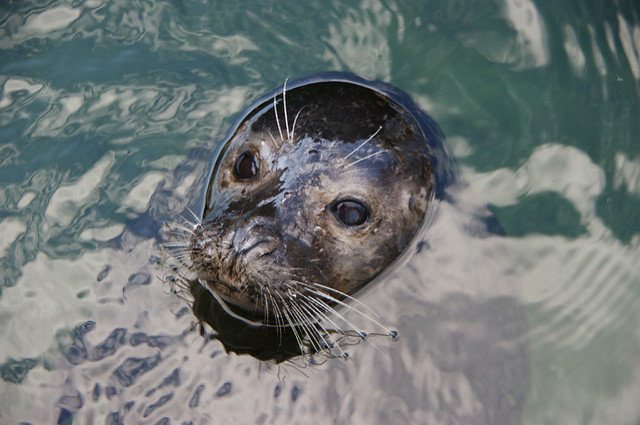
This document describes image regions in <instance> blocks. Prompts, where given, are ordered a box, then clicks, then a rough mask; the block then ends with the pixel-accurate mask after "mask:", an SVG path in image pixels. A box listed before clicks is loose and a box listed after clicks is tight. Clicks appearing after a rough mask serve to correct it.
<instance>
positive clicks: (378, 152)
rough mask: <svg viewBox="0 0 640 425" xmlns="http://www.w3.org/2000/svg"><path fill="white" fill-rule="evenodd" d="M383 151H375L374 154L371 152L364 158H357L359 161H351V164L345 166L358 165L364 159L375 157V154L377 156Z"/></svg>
mask: <svg viewBox="0 0 640 425" xmlns="http://www.w3.org/2000/svg"><path fill="white" fill-rule="evenodd" d="M381 153H382V151H377V152H374V153H372V154H370V155H367V156H365V157H364V158H360V159H359V160H357V161H354V162H352V163H350V164H347V165H346V166H345V168H349V167H351V166H352V165H356V164H357V163H359V162H362V161H364V160H366V159H369V158H373V157H374V156H376V155H378V154H381Z"/></svg>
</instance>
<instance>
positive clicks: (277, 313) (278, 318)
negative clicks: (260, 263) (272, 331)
mask: <svg viewBox="0 0 640 425" xmlns="http://www.w3.org/2000/svg"><path fill="white" fill-rule="evenodd" d="M264 288H265V289H266V292H267V294H268V295H269V298H270V299H271V304H273V310H274V316H275V318H276V325H278V326H276V333H277V334H278V338H279V339H280V342H279V345H282V329H281V328H282V325H284V321H283V320H282V313H281V312H280V307H279V306H278V303H276V300H275V298H273V294H272V293H271V289H269V286H265V287H264Z"/></svg>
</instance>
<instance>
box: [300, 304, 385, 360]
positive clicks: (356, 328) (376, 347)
mask: <svg viewBox="0 0 640 425" xmlns="http://www.w3.org/2000/svg"><path fill="white" fill-rule="evenodd" d="M309 299H311V300H314V299H313V298H309ZM315 301H317V302H318V304H320V305H324V306H326V309H327V310H328V311H331V312H332V313H333V314H335V315H337V316H338V317H340V319H342V320H344V322H345V323H346V324H347V325H349V326H351V329H353V330H354V331H355V332H356V334H357V336H358V337H360V338H362V339H363V340H365V341H367V342H368V343H370V344H371V345H372V346H373V347H374V348H375V349H376V351H378V352H379V353H380V354H382V355H385V353H384V352H383V351H382V350H380V348H379V347H378V346H377V345H376V344H374V343H373V341H371V340H370V339H369V338H368V337H367V333H366V332H363V331H362V330H360V329H359V328H358V327H357V326H355V325H354V324H353V323H351V322H349V321H348V320H347V319H346V318H345V317H344V316H343V315H341V314H340V313H338V312H337V311H336V309H334V308H332V307H331V306H329V305H328V304H327V303H325V302H322V301H320V300H315ZM356 311H358V310H356ZM369 319H370V318H369ZM376 323H377V322H376ZM383 328H384V327H383Z"/></svg>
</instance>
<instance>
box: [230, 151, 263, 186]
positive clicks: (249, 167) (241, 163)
mask: <svg viewBox="0 0 640 425" xmlns="http://www.w3.org/2000/svg"><path fill="white" fill-rule="evenodd" d="M233 172H234V174H235V176H236V177H237V178H238V179H240V180H249V179H252V178H254V177H255V176H257V175H258V160H257V159H256V156H255V155H254V154H253V153H251V152H249V151H245V152H243V153H241V154H240V155H239V156H238V158H237V159H236V162H235V164H234V166H233Z"/></svg>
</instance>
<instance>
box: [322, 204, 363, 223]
mask: <svg viewBox="0 0 640 425" xmlns="http://www.w3.org/2000/svg"><path fill="white" fill-rule="evenodd" d="M331 212H333V215H334V216H336V218H337V219H338V220H339V221H340V222H341V223H342V224H345V225H347V226H349V227H352V226H360V225H361V224H363V223H364V222H365V221H367V218H369V211H368V209H367V207H366V206H365V205H363V204H362V203H360V202H358V201H350V200H344V201H338V202H335V203H334V204H333V205H332V207H331Z"/></svg>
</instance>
